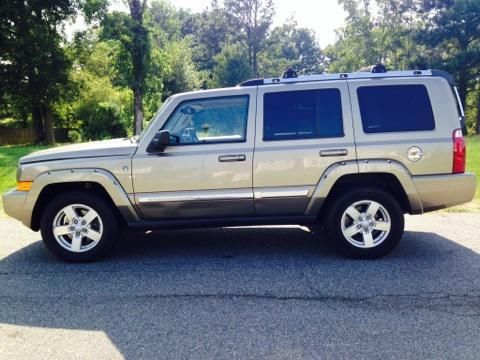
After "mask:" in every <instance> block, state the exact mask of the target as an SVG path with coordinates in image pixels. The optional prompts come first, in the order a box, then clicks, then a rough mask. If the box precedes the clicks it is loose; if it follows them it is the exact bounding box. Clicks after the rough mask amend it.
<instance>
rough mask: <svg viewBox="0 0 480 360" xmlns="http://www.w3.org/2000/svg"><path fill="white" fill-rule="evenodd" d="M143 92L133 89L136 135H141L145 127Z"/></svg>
mask: <svg viewBox="0 0 480 360" xmlns="http://www.w3.org/2000/svg"><path fill="white" fill-rule="evenodd" d="M142 97H143V94H142V91H141V90H140V89H133V126H134V131H135V135H140V133H141V132H142V127H143V102H142Z"/></svg>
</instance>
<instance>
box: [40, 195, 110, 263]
mask: <svg viewBox="0 0 480 360" xmlns="http://www.w3.org/2000/svg"><path fill="white" fill-rule="evenodd" d="M73 204H80V205H86V206H88V207H90V208H91V209H93V210H95V212H96V213H97V214H98V217H97V218H96V220H94V222H95V223H96V224H98V223H99V221H101V224H102V225H101V229H102V232H101V237H99V240H98V243H97V244H96V245H94V247H93V248H91V249H88V250H86V251H83V252H74V251H71V250H68V249H66V248H65V247H64V246H62V245H60V243H59V242H58V241H57V240H56V239H55V236H54V233H53V227H54V221H55V218H56V216H57V214H59V213H60V212H61V210H62V209H64V208H65V207H67V206H68V205H73ZM113 210H114V209H112V207H111V205H110V204H109V203H108V202H107V201H106V200H105V199H104V198H102V197H101V196H98V195H96V194H93V193H89V192H86V191H85V192H81V191H78V192H69V193H66V194H62V195H59V196H58V197H56V198H54V199H53V200H52V201H51V202H50V203H49V204H48V205H47V206H46V207H45V209H44V211H43V214H42V217H41V221H40V231H41V234H42V238H43V242H44V244H45V246H46V248H47V249H48V250H49V251H50V252H51V253H52V254H53V255H54V256H55V257H57V258H58V259H60V260H63V261H67V262H89V261H95V260H98V259H100V258H102V257H104V256H105V255H106V254H107V253H108V251H109V250H110V249H111V248H112V246H113V245H114V244H115V241H116V239H117V234H118V227H119V223H118V219H117V217H116V215H115V212H114V211H113ZM76 211H78V212H81V211H82V210H81V209H80V210H76ZM95 223H94V224H93V226H95ZM93 230H95V229H93ZM85 231H86V232H88V230H85ZM70 236H73V235H70ZM65 238H66V239H67V241H68V237H67V235H66V236H65ZM88 242H90V243H91V244H92V246H93V243H94V241H92V240H91V239H89V238H88V237H85V238H83V239H82V240H81V242H80V244H81V246H83V245H82V244H84V243H87V246H88ZM72 244H73V243H72ZM67 246H68V243H67Z"/></svg>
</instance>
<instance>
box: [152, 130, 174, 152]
mask: <svg viewBox="0 0 480 360" xmlns="http://www.w3.org/2000/svg"><path fill="white" fill-rule="evenodd" d="M168 145H170V132H169V131H168V130H160V131H158V132H157V133H156V134H155V136H154V137H153V139H152V142H151V143H150V145H148V148H147V152H149V153H154V152H163V151H164V150H165V148H166V147H167V146H168Z"/></svg>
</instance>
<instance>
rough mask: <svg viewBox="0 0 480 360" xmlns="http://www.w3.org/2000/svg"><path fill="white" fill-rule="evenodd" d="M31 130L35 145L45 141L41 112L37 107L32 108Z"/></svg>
mask: <svg viewBox="0 0 480 360" xmlns="http://www.w3.org/2000/svg"><path fill="white" fill-rule="evenodd" d="M32 122H33V130H34V131H35V144H39V143H42V142H43V141H44V140H45V127H44V125H43V117H42V110H41V108H40V106H39V105H33V107H32Z"/></svg>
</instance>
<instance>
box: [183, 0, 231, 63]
mask: <svg viewBox="0 0 480 360" xmlns="http://www.w3.org/2000/svg"><path fill="white" fill-rule="evenodd" d="M191 35H192V38H193V46H192V58H193V61H194V62H195V63H196V64H197V67H198V69H199V70H206V71H211V70H212V69H213V66H214V65H215V61H214V57H215V55H217V54H219V53H220V51H222V48H223V46H224V45H225V44H227V43H228V40H229V38H230V37H232V35H233V34H232V31H231V27H230V26H229V23H228V19H227V15H226V12H225V9H224V8H222V7H220V5H219V4H218V1H216V0H214V1H212V3H211V5H210V8H207V9H205V10H204V11H203V12H202V13H200V14H198V15H197V16H195V17H194V20H193V29H192V34H191Z"/></svg>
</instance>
